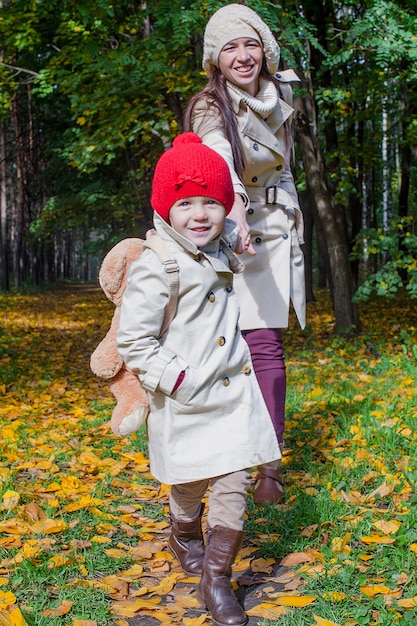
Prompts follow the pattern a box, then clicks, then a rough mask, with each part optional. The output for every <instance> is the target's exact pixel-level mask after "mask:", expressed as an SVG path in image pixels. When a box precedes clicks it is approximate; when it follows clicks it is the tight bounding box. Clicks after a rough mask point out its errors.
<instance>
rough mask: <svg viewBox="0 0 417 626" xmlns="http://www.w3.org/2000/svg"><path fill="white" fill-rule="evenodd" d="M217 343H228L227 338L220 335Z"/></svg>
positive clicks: (222, 344) (221, 344)
mask: <svg viewBox="0 0 417 626" xmlns="http://www.w3.org/2000/svg"><path fill="white" fill-rule="evenodd" d="M217 343H218V344H219V346H224V344H225V343H226V339H225V338H224V337H219V338H218V339H217Z"/></svg>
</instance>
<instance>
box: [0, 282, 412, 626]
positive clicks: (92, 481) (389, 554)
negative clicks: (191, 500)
mask: <svg viewBox="0 0 417 626" xmlns="http://www.w3.org/2000/svg"><path fill="white" fill-rule="evenodd" d="M316 295H318V301H317V302H316V303H313V304H310V305H309V311H308V319H309V323H308V326H307V329H306V330H304V331H301V330H299V329H297V328H296V325H295V323H293V324H292V328H291V329H290V330H289V331H287V332H286V334H285V337H286V352H287V367H288V384H289V390H288V398H287V406H288V410H287V415H288V421H287V431H286V436H287V449H286V452H285V457H284V464H285V477H286V494H287V499H286V504H285V505H283V506H280V507H276V506H266V507H260V508H256V507H255V506H254V504H253V502H252V499H251V498H250V500H249V508H248V516H247V523H246V526H247V539H246V542H245V544H244V547H243V549H242V551H241V553H240V555H239V558H238V561H237V563H236V566H235V571H234V581H235V582H234V584H235V587H236V590H237V593H238V594H239V596H240V597H242V598H243V596H244V595H246V597H247V598H248V599H250V602H248V603H246V602H245V607H246V608H248V609H249V610H248V613H249V615H250V624H254V625H255V624H259V625H262V626H271V625H272V624H279V625H280V626H290V625H291V626H297V625H299V626H310V625H311V626H315V625H319V626H329V625H332V624H333V625H334V624H336V625H339V626H354V625H362V624H363V625H365V624H369V625H372V624H375V625H376V624H378V625H380V624H381V625H385V626H391V625H393V624H410V625H415V624H416V623H417V581H416V569H417V567H416V566H417V562H416V559H417V523H416V522H417V519H416V518H417V507H416V499H417V497H416V489H415V486H416V481H417V428H416V424H417V406H416V405H417V403H416V397H417V376H416V374H417V345H416V344H417V341H416V338H417V313H416V305H415V303H413V302H412V301H409V300H406V299H404V300H401V299H397V300H395V301H385V300H375V301H374V302H372V303H371V304H367V305H363V306H362V310H361V318H362V323H363V332H362V334H361V335H360V336H359V337H357V338H353V339H342V338H337V337H335V336H334V335H333V333H332V330H333V324H332V315H331V310H330V304H329V300H328V297H327V295H326V294H325V293H319V294H316ZM112 312H113V309H112V305H111V304H110V303H108V302H107V301H106V299H105V297H104V295H103V293H102V292H101V291H100V290H99V289H98V288H96V287H91V286H66V287H65V286H64V287H63V288H56V289H55V290H53V291H45V292H42V293H38V294H28V295H17V294H14V295H10V294H9V295H0V396H1V405H0V429H1V435H0V436H1V442H2V448H1V457H0V486H1V489H0V508H1V514H0V516H1V517H0V624H2V625H5V626H9V625H12V626H24V625H25V624H28V625H33V626H58V625H63V626H64V625H65V626H66V625H72V626H105V625H106V624H112V625H117V626H126V625H128V624H130V625H131V626H133V625H136V624H138V625H139V624H143V625H144V626H145V625H146V626H147V624H160V623H162V624H184V626H195V625H197V624H207V625H210V624H211V619H210V616H209V615H208V614H207V612H206V611H205V609H204V607H203V606H202V605H201V604H200V603H199V601H198V598H197V597H196V582H197V581H196V579H192V578H186V577H185V576H184V575H183V574H182V573H181V571H180V569H179V567H178V564H177V562H176V561H175V560H174V559H173V557H171V555H170V554H169V553H168V552H167V550H166V542H167V537H168V532H169V528H168V524H167V505H168V493H169V488H168V487H166V486H164V485H162V486H161V485H159V484H158V483H156V482H155V481H154V480H153V479H152V476H151V475H150V474H149V466H148V461H147V457H146V438H145V433H144V432H143V429H142V430H141V431H140V432H139V433H138V434H137V435H136V436H134V437H130V438H127V439H118V438H117V437H115V436H114V435H113V434H112V432H111V431H110V429H109V426H108V420H109V417H110V414H111V409H112V407H113V399H112V397H111V395H110V393H109V390H108V385H107V383H106V382H105V381H100V380H98V379H97V378H95V377H94V376H93V375H92V373H91V372H90V370H89V355H90V353H91V352H92V350H93V349H94V348H95V346H96V345H97V343H98V342H99V341H100V340H101V339H102V338H103V336H104V335H105V333H106V331H107V328H108V325H109V320H110V318H111V315H112Z"/></svg>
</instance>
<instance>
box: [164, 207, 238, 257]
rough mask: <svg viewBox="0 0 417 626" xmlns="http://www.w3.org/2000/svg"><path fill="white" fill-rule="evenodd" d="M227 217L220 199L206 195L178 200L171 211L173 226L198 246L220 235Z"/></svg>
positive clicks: (200, 246) (170, 218)
mask: <svg viewBox="0 0 417 626" xmlns="http://www.w3.org/2000/svg"><path fill="white" fill-rule="evenodd" d="M225 217H226V209H225V208H224V206H223V205H222V204H220V202H218V200H214V199H213V198H206V197H204V196H191V197H190V198H182V199H181V200H177V202H175V204H174V205H173V206H172V207H171V210H170V212H169V221H170V223H171V226H172V228H173V229H174V230H175V231H176V232H177V233H179V234H180V235H182V236H183V237H185V238H186V239H188V240H189V241H191V242H192V243H193V244H194V245H196V246H197V247H198V248H203V247H204V246H206V245H207V244H208V243H210V241H213V239H215V238H216V237H218V236H219V235H220V233H221V232H222V230H223V227H224V220H225Z"/></svg>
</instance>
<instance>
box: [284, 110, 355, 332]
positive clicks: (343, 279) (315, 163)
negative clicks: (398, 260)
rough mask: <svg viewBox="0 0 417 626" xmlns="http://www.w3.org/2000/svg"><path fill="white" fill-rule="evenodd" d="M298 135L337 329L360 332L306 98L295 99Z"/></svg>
mask: <svg viewBox="0 0 417 626" xmlns="http://www.w3.org/2000/svg"><path fill="white" fill-rule="evenodd" d="M295 105H296V106H295V108H296V124H297V129H298V135H299V136H298V138H299V144H300V149H301V154H302V158H303V164H304V168H305V172H306V176H307V180H308V184H309V187H310V189H311V193H312V194H313V197H314V202H315V205H316V208H317V214H318V218H319V220H320V223H321V226H322V229H323V233H324V235H325V238H326V244H327V251H328V255H329V269H330V279H331V295H332V302H333V310H334V315H335V332H336V333H338V334H349V333H353V332H359V330H360V321H359V313H358V309H357V306H356V304H355V303H354V302H353V301H352V297H353V293H354V286H353V279H352V274H351V270H350V261H349V250H348V246H347V242H346V237H345V236H344V234H343V233H341V232H340V228H339V225H338V221H337V219H336V215H335V211H334V207H333V201H332V196H331V194H330V193H329V190H328V188H327V186H326V180H325V173H324V172H325V169H324V162H323V158H322V155H321V152H320V150H319V147H318V142H317V139H316V138H317V129H316V128H315V125H314V123H312V121H311V120H309V118H308V116H307V113H306V110H307V107H306V106H305V103H304V99H301V98H297V99H296V102H295Z"/></svg>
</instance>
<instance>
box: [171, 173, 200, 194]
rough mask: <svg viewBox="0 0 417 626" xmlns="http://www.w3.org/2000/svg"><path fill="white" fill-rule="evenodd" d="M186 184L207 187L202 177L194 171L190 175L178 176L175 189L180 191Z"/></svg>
mask: <svg viewBox="0 0 417 626" xmlns="http://www.w3.org/2000/svg"><path fill="white" fill-rule="evenodd" d="M186 182H191V183H196V184H197V185H201V186H202V187H207V183H206V181H205V179H204V176H203V174H202V173H201V172H200V171H195V172H193V173H192V174H189V173H187V174H179V175H178V180H177V182H176V183H175V189H176V190H178V189H180V188H181V187H182V186H183V184H184V183H186Z"/></svg>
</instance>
